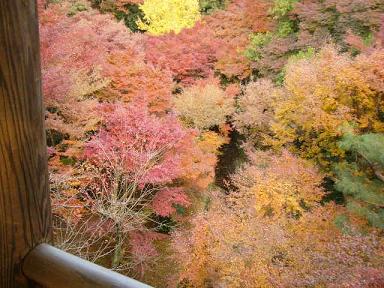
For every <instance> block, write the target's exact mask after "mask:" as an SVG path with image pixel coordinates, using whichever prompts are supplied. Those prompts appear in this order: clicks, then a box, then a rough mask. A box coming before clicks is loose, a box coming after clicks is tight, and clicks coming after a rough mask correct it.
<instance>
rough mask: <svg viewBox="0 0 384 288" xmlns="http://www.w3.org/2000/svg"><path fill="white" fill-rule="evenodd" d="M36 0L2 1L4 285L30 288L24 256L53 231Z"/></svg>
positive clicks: (0, 252)
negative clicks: (25, 276)
mask: <svg viewBox="0 0 384 288" xmlns="http://www.w3.org/2000/svg"><path fill="white" fill-rule="evenodd" d="M40 73H41V72H40V55H39V36H38V22H37V10H36V2H35V0H0V287H1V288H9V287H27V285H28V284H27V281H26V279H25V278H24V277H23V275H22V273H21V264H20V263H21V260H22V259H23V257H24V256H25V255H26V254H27V252H29V251H30V250H31V249H32V248H33V247H35V246H36V245H37V244H39V243H41V242H43V241H45V240H46V239H47V238H48V236H49V235H50V217H51V216H50V213H51V212H50V205H49V194H48V181H47V175H48V174H47V158H46V145H45V133H44V127H43V113H44V110H43V105H42V97H41V74H40Z"/></svg>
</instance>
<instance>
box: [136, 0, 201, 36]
mask: <svg viewBox="0 0 384 288" xmlns="http://www.w3.org/2000/svg"><path fill="white" fill-rule="evenodd" d="M140 9H141V10H142V11H143V12H144V20H145V21H141V20H140V21H138V23H137V25H138V27H139V28H140V29H142V30H146V31H148V33H150V34H152V35H161V34H165V33H169V32H175V33H179V32H180V31H181V30H182V29H184V28H190V27H193V25H194V24H195V23H196V21H197V20H199V19H200V11H199V1H198V0H145V1H144V3H143V4H142V5H140Z"/></svg>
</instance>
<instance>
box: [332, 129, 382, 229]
mask: <svg viewBox="0 0 384 288" xmlns="http://www.w3.org/2000/svg"><path fill="white" fill-rule="evenodd" d="M339 146H340V148H341V149H343V150H345V151H347V152H348V153H349V154H350V155H349V157H348V158H349V159H350V161H348V162H344V163H340V164H337V165H336V167H335V172H336V177H337V180H336V185H335V187H336V189H337V190H339V191H341V192H343V194H344V196H345V197H346V199H347V207H348V208H349V209H351V210H352V211H353V212H355V213H357V214H358V215H360V216H362V217H363V218H365V219H367V220H368V222H369V224H371V225H373V226H375V227H378V228H381V229H383V228H384V221H383V219H384V218H383V217H384V209H383V207H384V158H383V155H384V135H383V134H363V135H353V134H352V133H351V132H348V133H347V134H346V135H344V136H343V138H342V140H341V141H340V142H339Z"/></svg>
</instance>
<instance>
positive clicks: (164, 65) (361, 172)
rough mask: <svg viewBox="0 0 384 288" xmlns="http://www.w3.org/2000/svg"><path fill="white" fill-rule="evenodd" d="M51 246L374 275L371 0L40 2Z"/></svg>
mask: <svg viewBox="0 0 384 288" xmlns="http://www.w3.org/2000/svg"><path fill="white" fill-rule="evenodd" d="M38 9H39V21H40V38H41V62H42V73H43V93H44V98H45V100H44V101H45V107H46V113H45V120H46V134H47V147H48V148H47V149H48V155H49V167H50V185H51V200H52V206H53V212H54V219H53V220H54V238H55V239H54V240H55V245H56V246H58V247H60V248H61V249H64V250H66V251H68V252H70V253H73V254H76V255H78V256H81V257H83V258H85V259H88V260H90V261H93V262H95V263H98V264H100V265H103V266H106V267H108V268H111V269H114V270H116V271H119V272H120V273H123V274H126V275H128V276H130V277H134V278H136V279H138V280H140V281H143V282H145V283H148V284H150V285H152V286H154V287H179V288H187V287H190V288H192V287H196V288H197V287H251V288H253V287H255V288H257V287H314V288H315V287H317V288H320V287H335V288H336V287H345V288H347V287H351V288H352V287H353V288H360V287H367V288H368V287H370V288H379V287H384V238H383V236H384V1H383V0H232V1H231V0H200V1H199V0H92V1H86V0H45V1H43V0H40V1H39V2H38Z"/></svg>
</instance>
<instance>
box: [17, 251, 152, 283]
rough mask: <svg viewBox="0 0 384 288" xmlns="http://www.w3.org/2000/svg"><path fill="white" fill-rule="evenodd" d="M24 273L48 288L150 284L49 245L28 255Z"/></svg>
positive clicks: (24, 263) (24, 264)
mask: <svg viewBox="0 0 384 288" xmlns="http://www.w3.org/2000/svg"><path fill="white" fill-rule="evenodd" d="M23 272H24V275H25V276H27V278H28V279H30V280H33V281H34V282H35V283H37V284H39V285H41V286H42V287H46V288H68V287H71V288H112V287H124V288H149V287H150V286H148V285H145V284H143V283H140V282H138V281H136V280H133V279H130V278H128V277H125V276H123V275H121V274H119V273H116V272H113V271H111V270H108V269H106V268H104V267H101V266H99V265H96V264H94V263H91V262H88V261H86V260H84V259H81V258H79V257H76V256H73V255H71V254H69V253H66V252H63V251H61V250H59V249H57V248H55V247H52V246H50V245H48V244H40V245H39V246H37V247H36V248H34V249H33V250H32V251H31V252H30V253H29V254H28V255H27V256H26V258H25V260H24V262H23Z"/></svg>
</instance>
